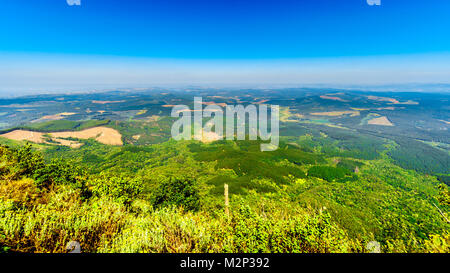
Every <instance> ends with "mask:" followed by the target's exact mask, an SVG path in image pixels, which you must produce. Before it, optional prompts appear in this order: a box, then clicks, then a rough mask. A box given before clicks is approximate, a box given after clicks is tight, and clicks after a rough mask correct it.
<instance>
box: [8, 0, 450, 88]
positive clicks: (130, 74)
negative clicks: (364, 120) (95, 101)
mask: <svg viewBox="0 0 450 273" xmlns="http://www.w3.org/2000/svg"><path fill="white" fill-rule="evenodd" d="M0 6H1V9H0V90H3V91H4V90H10V89H16V90H21V89H24V90H25V89H26V90H31V89H36V90H37V89H43V88H44V89H45V88H47V89H50V88H57V89H58V88H69V87H70V88H75V89H76V88H82V87H83V88H88V87H89V86H101V85H105V86H107V85H108V86H113V85H133V84H136V85H152V84H212V85H214V84H219V83H225V84H226V83H235V84H239V83H246V84H251V83H254V84H259V83H264V84H270V83H271V82H272V83H275V84H281V83H286V84H302V83H305V84H306V83H308V84H309V83H322V84H333V83H339V84H345V83H348V84H351V83H361V84H362V83H366V84H378V83H380V84H381V83H396V82H412V81H418V82H447V83H448V82H449V79H450V62H449V60H450V58H449V52H450V20H449V19H448V15H449V14H450V1H441V0H428V1H424V0H381V6H369V5H368V4H367V3H366V0H293V1H288V0H278V1H264V0H240V1H237V0H208V1H207V0H189V1H188V0H185V1H181V0H149V1H143V0H141V1H139V0H121V1H119V0H109V1H106V0H81V6H69V5H68V4H67V3H66V0H39V1H30V0H0ZM96 76H97V77H96ZM2 82H3V84H2ZM4 92H5V91H4Z"/></svg>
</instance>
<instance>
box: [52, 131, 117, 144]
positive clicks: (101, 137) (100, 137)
mask: <svg viewBox="0 0 450 273" xmlns="http://www.w3.org/2000/svg"><path fill="white" fill-rule="evenodd" d="M49 135H51V136H52V137H55V138H68V137H72V138H80V139H89V138H94V139H95V140H97V141H98V142H100V143H103V144H107V145H123V142H122V135H121V134H120V133H119V132H118V131H117V130H115V129H112V128H108V127H103V126H100V127H94V128H90V129H86V130H82V131H78V132H76V131H75V132H57V133H49Z"/></svg>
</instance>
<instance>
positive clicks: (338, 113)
mask: <svg viewBox="0 0 450 273" xmlns="http://www.w3.org/2000/svg"><path fill="white" fill-rule="evenodd" d="M310 115H313V116H328V117H339V116H343V115H351V116H352V117H356V116H359V115H360V112H359V111H333V112H317V113H310Z"/></svg>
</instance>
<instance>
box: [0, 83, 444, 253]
mask: <svg viewBox="0 0 450 273" xmlns="http://www.w3.org/2000/svg"><path fill="white" fill-rule="evenodd" d="M166 91H167V90H165V91H164V93H166ZM335 91H336V90H334V91H333V92H335ZM161 92H163V91H161ZM202 92H204V93H202V96H204V97H207V96H209V95H211V96H210V97H208V100H209V99H211V101H212V100H213V98H214V97H213V96H216V95H217V94H216V93H215V92H216V91H214V92H212V93H209V91H206V90H202ZM252 92H256V91H252V90H244V91H243V90H239V91H236V93H233V91H229V92H227V91H223V94H221V96H220V98H214V100H215V101H216V102H223V103H228V104H235V103H236V102H237V101H241V102H242V103H244V104H246V103H251V102H252V101H253V98H255V97H258V98H261V100H263V99H264V100H266V99H268V100H269V102H268V103H272V102H273V103H274V102H276V104H279V105H280V106H281V107H283V108H282V109H289V111H288V112H286V111H284V112H283V113H282V114H283V115H285V118H284V119H283V120H282V121H281V123H280V134H281V138H280V145H279V149H278V150H276V151H274V152H261V151H260V144H261V142H260V141H216V142H212V143H208V144H206V143H201V142H198V141H178V142H177V141H174V140H172V139H171V138H170V128H171V124H172V121H173V119H172V118H170V117H169V114H170V110H171V108H170V107H167V106H168V105H174V104H186V105H190V106H192V96H191V93H186V94H184V93H177V94H175V93H170V94H169V93H167V95H163V94H162V93H159V92H156V91H155V92H154V94H153V93H151V94H150V93H145V92H143V93H136V94H135V93H133V94H132V93H128V92H126V93H120V92H118V93H114V92H112V93H107V94H101V95H98V94H89V95H67V96H64V102H62V101H60V100H57V98H59V97H54V96H52V95H48V97H39V96H37V97H31V98H28V99H27V100H25V99H20V98H18V99H14V100H12V101H10V100H4V101H2V102H0V103H2V105H5V107H4V110H2V112H3V111H5V112H3V113H5V114H3V116H7V117H8V121H7V122H8V124H10V125H9V126H19V127H16V128H22V129H28V130H33V131H39V132H44V133H47V132H53V131H74V130H83V129H86V128H90V127H95V126H107V127H110V128H114V129H116V130H118V131H119V132H120V134H121V135H122V140H123V143H124V145H123V146H108V145H103V144H101V143H99V142H98V141H95V140H94V139H78V140H77V142H80V143H82V144H83V145H82V146H81V147H79V148H70V147H66V146H60V145H51V141H50V140H49V143H50V144H48V143H47V144H32V145H29V144H27V143H23V142H21V141H14V140H9V139H6V138H1V137H0V144H2V145H3V146H0V253H3V252H65V251H66V250H65V246H66V244H67V243H68V242H69V241H78V242H80V244H81V247H82V251H83V252H308V253H311V252H321V253H322V252H367V251H368V250H367V248H366V246H367V243H369V242H372V241H377V242H379V243H380V245H381V251H382V252H386V253H390V252H444V253H448V252H450V249H449V245H450V234H449V225H450V223H449V220H448V219H449V218H450V217H449V210H450V207H449V205H450V201H449V200H450V197H449V196H450V194H449V188H448V187H449V185H450V182H449V181H450V180H449V177H450V173H449V169H450V168H449V166H450V161H449V160H450V150H449V147H450V146H449V143H448V139H450V138H449V132H450V130H448V125H446V123H444V122H442V120H445V121H446V120H450V119H449V117H448V114H447V113H448V111H447V110H448V109H447V108H448V97H446V96H443V95H442V96H441V95H440V96H439V97H438V98H435V97H434V96H435V95H433V94H430V95H429V96H428V95H427V96H428V97H427V100H424V101H421V100H417V101H420V104H419V105H402V106H401V107H397V106H395V107H394V106H393V105H388V104H386V103H384V102H379V101H373V100H368V99H367V94H366V93H357V92H355V93H349V92H346V94H340V95H336V96H339V97H340V98H342V99H343V100H345V102H342V101H336V100H326V99H321V98H320V96H319V95H317V96H315V95H312V94H313V93H311V90H305V92H304V93H302V94H300V93H299V92H300V91H299V90H297V89H295V90H294V89H292V90H291V89H288V90H285V92H267V93H262V94H259V95H256V94H254V93H252ZM315 92H318V91H317V90H315ZM323 92H325V91H323ZM326 92H327V93H328V92H331V91H330V90H328V91H326ZM227 93H228V95H227ZM243 93H246V94H247V95H245V96H244V95H242V94H243ZM327 93H323V94H327ZM222 95H223V96H222ZM249 95H250V96H249ZM378 95H380V94H378ZM391 95H392V94H384V95H381V96H386V97H390V96H391ZM402 96H404V98H402ZM396 99H398V100H400V101H408V100H414V101H416V98H414V96H413V94H403V93H402V94H398V97H396ZM49 101H50V102H51V104H49ZM93 101H105V102H107V101H124V103H104V104H102V103H93ZM205 101H206V100H205ZM25 103H27V104H30V109H31V108H32V109H33V111H18V110H17V108H15V107H12V106H11V107H8V105H14V104H16V105H17V104H19V105H20V104H25ZM39 105H42V106H39ZM49 105H51V106H52V107H51V110H50V108H49ZM386 107H389V109H386ZM446 107H447V108H446ZM352 108H355V109H362V110H358V111H361V115H360V116H352V115H342V116H327V120H326V123H323V121H324V120H322V121H321V120H317V118H318V117H316V116H312V115H310V114H309V113H314V112H321V111H322V112H325V111H348V110H349V109H352ZM364 109H370V110H364ZM419 110H420V111H419ZM52 111H54V112H52ZM364 111H368V112H364ZM369 111H370V112H369ZM63 112H71V113H74V115H71V116H67V117H65V119H66V120H56V121H49V122H42V123H26V122H27V121H31V120H33V121H35V120H36V119H39V118H41V117H43V116H47V115H54V114H57V113H63ZM363 112H364V113H363ZM370 113H373V114H377V115H380V116H386V117H388V118H389V120H391V121H392V123H393V124H395V126H377V125H367V124H366V122H364V117H366V116H367V115H369V114H370ZM288 116H289V117H288ZM286 117H288V118H286ZM75 120H76V121H75ZM362 120H363V122H362ZM0 126H1V124H0ZM10 130H11V129H9V130H8V131H10ZM69 139H71V138H69ZM224 184H228V186H229V197H230V200H229V201H230V207H229V212H230V213H229V215H226V214H225V205H224Z"/></svg>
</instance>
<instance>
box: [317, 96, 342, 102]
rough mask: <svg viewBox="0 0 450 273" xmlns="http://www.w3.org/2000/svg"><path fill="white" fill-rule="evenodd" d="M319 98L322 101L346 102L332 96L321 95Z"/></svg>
mask: <svg viewBox="0 0 450 273" xmlns="http://www.w3.org/2000/svg"><path fill="white" fill-rule="evenodd" d="M320 98H321V99H324V100H337V101H342V102H347V101H346V100H344V99H342V98H339V97H334V96H327V95H322V96H320Z"/></svg>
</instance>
